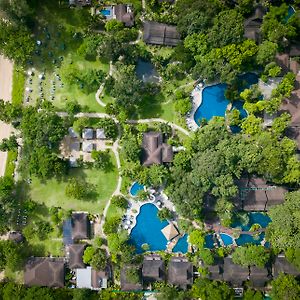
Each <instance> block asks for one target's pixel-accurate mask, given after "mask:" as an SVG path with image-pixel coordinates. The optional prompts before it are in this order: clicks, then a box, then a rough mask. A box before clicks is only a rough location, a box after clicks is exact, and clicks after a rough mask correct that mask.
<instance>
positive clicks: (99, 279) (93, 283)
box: [76, 267, 110, 290]
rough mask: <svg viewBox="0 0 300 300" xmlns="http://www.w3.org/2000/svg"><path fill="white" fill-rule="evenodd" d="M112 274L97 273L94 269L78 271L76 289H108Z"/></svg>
mask: <svg viewBox="0 0 300 300" xmlns="http://www.w3.org/2000/svg"><path fill="white" fill-rule="evenodd" d="M109 278H110V272H109V271H108V270H106V271H96V270H94V269H93V268H92V267H86V268H82V269H76V287H77V288H81V289H91V290H100V289H106V288H107V282H108V280H109Z"/></svg>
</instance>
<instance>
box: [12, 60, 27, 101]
mask: <svg viewBox="0 0 300 300" xmlns="http://www.w3.org/2000/svg"><path fill="white" fill-rule="evenodd" d="M25 79H26V77H25V74H24V70H23V69H21V68H18V67H16V65H14V70H13V86H12V95H11V98H12V103H14V104H22V103H23V95H24V88H25Z"/></svg>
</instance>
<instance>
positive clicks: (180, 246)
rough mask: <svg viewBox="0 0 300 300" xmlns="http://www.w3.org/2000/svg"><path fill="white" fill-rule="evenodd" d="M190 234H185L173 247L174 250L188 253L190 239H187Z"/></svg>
mask: <svg viewBox="0 0 300 300" xmlns="http://www.w3.org/2000/svg"><path fill="white" fill-rule="evenodd" d="M187 238H188V235H187V234H185V235H184V236H183V237H181V238H180V239H179V240H178V242H177V244H176V246H175V247H174V248H173V250H172V252H181V253H187V252H188V241H187Z"/></svg>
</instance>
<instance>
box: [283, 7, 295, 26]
mask: <svg viewBox="0 0 300 300" xmlns="http://www.w3.org/2000/svg"><path fill="white" fill-rule="evenodd" d="M295 12H296V11H295V9H294V8H293V6H289V8H288V13H287V16H286V17H285V18H284V21H285V22H287V21H288V20H289V19H290V18H291V16H293V15H294V14H295Z"/></svg>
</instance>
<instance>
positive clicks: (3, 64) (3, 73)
mask: <svg viewBox="0 0 300 300" xmlns="http://www.w3.org/2000/svg"><path fill="white" fill-rule="evenodd" d="M12 76H13V63H12V62H11V61H9V60H8V59H6V58H4V57H3V56H0V99H3V100H4V101H11V91H12ZM11 131H12V128H11V126H10V125H8V124H5V123H3V122H1V121H0V141H2V139H3V138H7V137H9V135H10V132H11ZM6 159H7V153H6V152H1V151H0V176H3V175H4V172H5V166H6Z"/></svg>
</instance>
